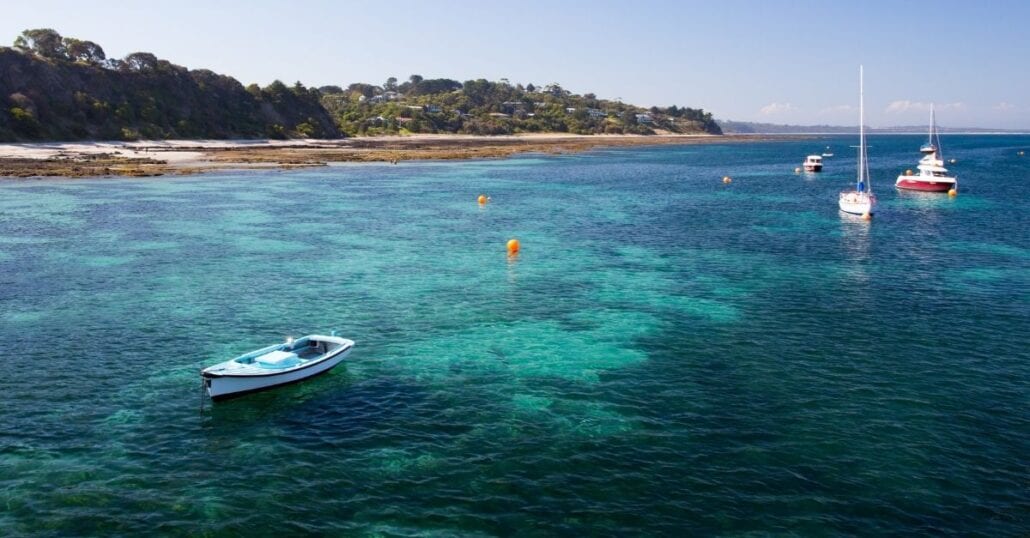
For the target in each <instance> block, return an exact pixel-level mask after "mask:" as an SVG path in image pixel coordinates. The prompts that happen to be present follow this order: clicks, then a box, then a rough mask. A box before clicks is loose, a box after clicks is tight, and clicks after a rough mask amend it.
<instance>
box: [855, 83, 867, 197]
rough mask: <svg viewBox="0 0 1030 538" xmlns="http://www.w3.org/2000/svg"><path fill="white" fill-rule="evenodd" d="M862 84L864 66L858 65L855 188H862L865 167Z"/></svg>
mask: <svg viewBox="0 0 1030 538" xmlns="http://www.w3.org/2000/svg"><path fill="white" fill-rule="evenodd" d="M863 88H864V85H863V84H862V66H861V65H860V66H858V178H857V179H856V180H855V190H859V189H860V188H862V169H863V168H864V167H865V94H864V93H863V92H864V89H863Z"/></svg>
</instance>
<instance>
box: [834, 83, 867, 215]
mask: <svg viewBox="0 0 1030 538" xmlns="http://www.w3.org/2000/svg"><path fill="white" fill-rule="evenodd" d="M858 142H859V143H858V178H857V179H856V180H855V188H854V189H853V190H846V191H844V192H842V193H840V198H839V200H838V201H837V204H838V206H839V207H840V210H841V211H843V212H845V213H851V214H853V215H862V216H865V215H869V216H872V215H873V211H874V210H875V208H876V195H874V194H873V185H872V182H871V181H870V177H869V156H868V155H867V154H866V144H865V94H864V91H863V80H862V68H861V67H859V68H858Z"/></svg>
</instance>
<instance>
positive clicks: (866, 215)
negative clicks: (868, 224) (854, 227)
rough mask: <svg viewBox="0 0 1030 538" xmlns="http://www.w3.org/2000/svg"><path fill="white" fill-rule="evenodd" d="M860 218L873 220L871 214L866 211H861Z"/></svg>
mask: <svg viewBox="0 0 1030 538" xmlns="http://www.w3.org/2000/svg"><path fill="white" fill-rule="evenodd" d="M862 220H873V214H872V213H870V212H868V211H866V212H865V213H862Z"/></svg>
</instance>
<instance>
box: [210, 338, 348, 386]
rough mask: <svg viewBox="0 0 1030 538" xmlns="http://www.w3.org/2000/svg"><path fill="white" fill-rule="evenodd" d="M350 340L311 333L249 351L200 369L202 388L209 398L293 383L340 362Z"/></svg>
mask: <svg viewBox="0 0 1030 538" xmlns="http://www.w3.org/2000/svg"><path fill="white" fill-rule="evenodd" d="M353 347H354V341H353V340H347V339H345V338H340V337H337V336H336V335H335V334H334V335H333V336H323V335H317V334H312V335H308V336H305V337H303V338H298V339H296V340H293V339H292V338H291V339H287V340H286V342H285V343H282V344H276V345H274V346H268V347H265V348H262V349H259V350H257V351H251V352H250V353H247V354H246V355H241V356H239V357H236V358H235V359H232V360H228V361H225V362H222V363H219V364H216V365H214V366H209V367H207V368H204V369H203V370H201V372H200V375H201V377H202V379H203V381H204V389H205V390H206V391H207V394H208V395H209V396H211V398H212V399H213V400H221V399H225V398H231V397H235V396H242V395H244V394H248V393H251V392H257V391H259V390H265V389H270V388H272V387H278V386H280V385H287V384H289V383H296V382H297V381H301V380H303V379H307V378H309V377H312V376H316V375H319V374H323V373H325V372H328V371H329V370H331V369H332V368H333V367H334V366H336V365H337V364H339V363H340V361H342V360H343V359H344V357H346V356H347V355H348V354H350V350H351V349H352V348H353Z"/></svg>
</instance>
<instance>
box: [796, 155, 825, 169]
mask: <svg viewBox="0 0 1030 538" xmlns="http://www.w3.org/2000/svg"><path fill="white" fill-rule="evenodd" d="M801 166H803V167H804V168H805V172H822V171H823V158H822V157H821V156H819V155H809V156H808V157H805V162H804V163H802V164H801Z"/></svg>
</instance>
